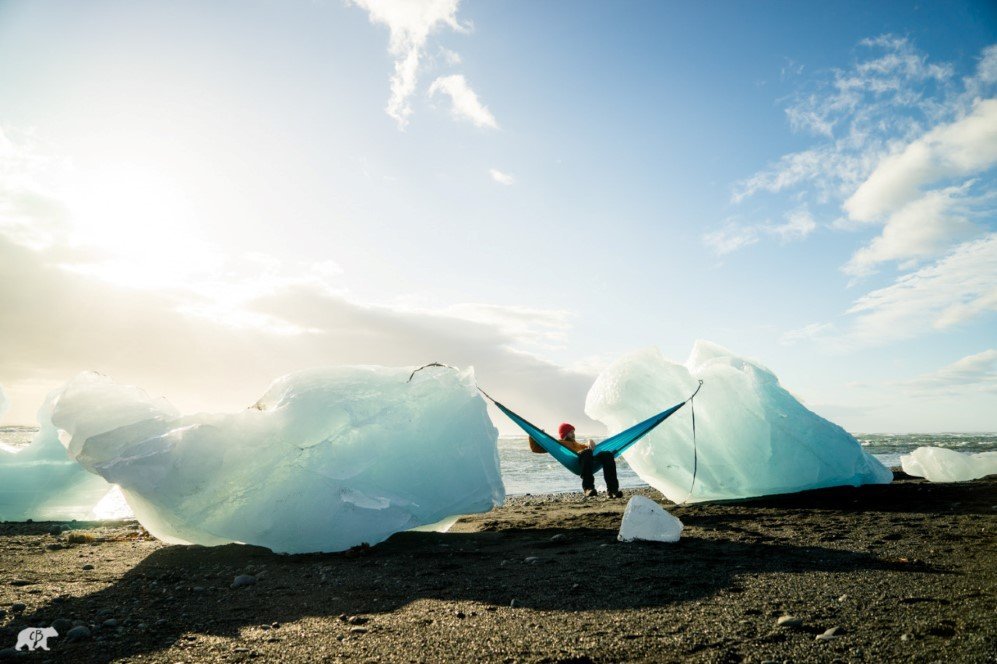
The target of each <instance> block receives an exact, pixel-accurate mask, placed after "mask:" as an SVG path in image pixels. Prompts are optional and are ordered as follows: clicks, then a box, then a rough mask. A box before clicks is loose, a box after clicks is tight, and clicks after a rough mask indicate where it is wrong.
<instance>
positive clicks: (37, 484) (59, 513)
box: [0, 389, 111, 521]
mask: <svg viewBox="0 0 997 664" xmlns="http://www.w3.org/2000/svg"><path fill="white" fill-rule="evenodd" d="M60 392H61V390H56V391H54V392H52V393H51V394H49V395H48V397H47V398H46V399H45V403H44V404H43V405H42V407H41V409H40V410H39V411H38V427H39V430H38V432H37V433H35V435H34V437H33V438H32V440H31V443H30V444H28V445H27V446H26V447H24V448H22V449H19V450H16V449H9V448H7V447H0V521H25V520H27V519H34V520H35V521H69V520H72V519H81V520H83V519H93V518H97V517H100V516H101V515H100V514H99V513H97V512H95V511H94V508H95V506H97V505H98V504H99V503H100V501H101V500H102V499H103V498H104V497H105V496H106V495H107V493H108V492H109V491H110V490H111V487H110V486H108V484H107V482H105V481H104V480H102V479H101V478H100V477H97V476H96V475H92V474H90V473H88V472H87V471H86V470H84V469H83V468H82V467H81V466H80V465H79V464H78V463H76V462H75V461H73V459H72V458H70V457H69V455H68V454H66V448H64V447H63V446H62V445H61V444H60V443H59V436H58V432H57V431H56V429H55V427H54V426H52V421H51V416H52V404H53V402H54V401H55V400H56V399H57V398H58V397H59V394H60ZM8 406H9V403H8V402H7V400H6V398H5V397H4V394H3V390H2V389H0V416H2V415H3V413H4V412H5V411H6V410H7V408H8Z"/></svg>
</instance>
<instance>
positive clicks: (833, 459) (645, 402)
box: [585, 341, 893, 503]
mask: <svg viewBox="0 0 997 664" xmlns="http://www.w3.org/2000/svg"><path fill="white" fill-rule="evenodd" d="M698 380H702V381H703V388H702V390H701V391H700V392H699V395H698V396H697V397H696V398H695V400H694V401H693V404H692V405H693V406H694V408H695V417H696V440H697V450H698V470H697V472H696V481H695V484H693V469H694V465H695V464H696V461H695V458H694V454H693V452H694V450H693V431H692V418H691V416H690V413H689V412H688V411H691V409H690V408H689V405H687V406H686V408H684V409H683V411H687V412H682V411H680V412H679V413H676V414H675V416H673V417H672V418H671V419H669V420H668V421H667V422H665V423H664V424H662V425H661V426H659V427H658V428H657V429H655V430H654V431H652V432H651V433H650V434H648V436H647V437H646V438H645V439H644V440H643V441H641V442H640V443H638V444H636V445H634V446H633V447H632V448H630V449H629V450H627V451H626V452H625V453H624V454H623V458H624V459H626V461H627V463H628V464H629V465H630V467H631V468H633V470H634V472H636V473H637V475H639V476H640V478H641V479H643V480H644V481H645V482H647V483H648V484H650V485H651V486H652V487H654V488H655V489H657V490H658V491H660V492H661V493H663V494H664V495H665V496H666V497H668V499H669V500H672V501H674V502H676V503H679V502H684V501H687V502H699V501H704V500H727V499H737V498H749V497H753V496H762V495H769V494H777V493H793V492H797V491H804V490H807V489H818V488H823V487H830V486H839V485H853V486H858V485H860V484H870V483H873V484H886V483H889V482H890V481H892V479H893V474H892V472H890V470H889V469H888V468H886V467H885V466H883V464H881V463H880V462H879V461H878V460H876V459H875V458H874V457H872V456H871V455H869V454H867V453H866V452H865V451H864V450H863V449H862V447H861V446H860V444H859V442H858V441H857V440H855V438H854V437H853V436H851V435H850V434H849V433H848V432H846V431H845V430H844V429H842V428H841V427H840V426H838V425H836V424H833V423H831V422H829V421H827V420H825V419H824V418H822V417H820V416H819V415H817V414H815V413H813V412H811V411H810V410H808V409H807V408H806V407H805V406H803V404H801V403H800V402H799V401H798V400H797V399H796V398H795V397H793V395H792V394H790V393H789V392H787V391H786V390H785V389H784V388H783V387H782V386H781V385H780V384H779V380H778V378H776V376H775V375H774V374H773V373H772V372H771V371H769V370H768V369H766V368H764V367H762V366H760V365H758V364H757V363H754V362H751V361H749V360H747V359H744V358H742V357H738V356H736V355H734V354H733V353H731V352H730V351H728V350H726V349H725V348H722V347H720V346H718V345H716V344H713V343H710V342H708V341H697V342H696V343H695V345H694V346H693V349H692V354H691V355H690V356H689V359H688V360H687V361H686V363H685V364H684V365H683V364H677V363H674V362H670V361H669V360H667V359H665V358H664V356H663V355H662V354H661V352H660V351H659V350H658V349H657V348H649V349H645V350H641V351H638V352H635V353H632V354H630V355H627V356H625V357H622V358H620V359H619V360H617V361H616V362H615V363H613V364H612V365H611V366H609V367H608V368H607V369H606V370H605V371H603V372H602V373H601V374H600V375H599V377H598V378H597V379H596V381H595V383H594V384H593V385H592V388H591V389H590V390H589V393H588V396H587V398H586V401H585V412H586V414H588V415H589V417H592V418H593V419H596V420H599V421H600V422H602V423H603V424H605V425H606V426H607V427H608V428H609V430H610V431H619V430H622V429H625V428H626V427H628V426H631V425H632V424H634V423H636V422H639V421H641V420H642V419H644V418H646V417H648V416H649V415H651V414H653V413H655V412H657V411H659V410H660V409H661V408H662V407H663V406H664V405H668V404H673V403H677V402H680V401H682V400H683V399H686V398H688V397H689V395H690V394H692V393H693V391H694V390H695V389H696V386H697V383H698Z"/></svg>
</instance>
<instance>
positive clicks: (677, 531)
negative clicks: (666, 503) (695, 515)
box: [616, 496, 684, 542]
mask: <svg viewBox="0 0 997 664" xmlns="http://www.w3.org/2000/svg"><path fill="white" fill-rule="evenodd" d="M683 527H684V526H683V525H682V522H681V521H679V520H678V519H677V518H676V517H674V516H672V515H671V514H669V513H668V511H667V510H665V508H663V507H662V506H661V505H659V504H658V503H656V502H654V501H653V500H651V499H650V498H645V497H644V496H634V497H633V498H631V499H630V502H629V503H627V509H626V510H624V512H623V523H621V524H620V534H619V535H617V536H616V539H618V540H620V541H621V542H633V541H634V540H646V541H649V542H678V541H679V537H681V536H682V528H683Z"/></svg>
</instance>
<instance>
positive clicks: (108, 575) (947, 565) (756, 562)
mask: <svg viewBox="0 0 997 664" xmlns="http://www.w3.org/2000/svg"><path fill="white" fill-rule="evenodd" d="M627 493H628V496H627V497H629V495H630V494H631V493H633V492H627ZM638 493H643V494H644V495H648V496H651V497H654V498H656V499H660V496H659V495H657V494H656V493H655V492H652V491H650V490H643V491H639V492H638ZM625 503H626V501H625V500H610V499H607V498H604V497H600V498H596V499H583V498H581V497H580V496H578V495H558V496H537V497H526V498H516V499H510V500H509V501H508V502H507V504H506V505H505V506H504V507H502V508H501V509H497V510H494V511H492V512H489V513H487V514H481V515H475V516H472V517H467V518H465V519H462V520H461V521H460V522H459V523H458V524H457V526H455V528H454V530H453V531H452V532H451V533H448V534H438V533H415V532H410V533H401V534H399V535H396V536H395V537H393V538H391V539H390V540H389V541H387V542H385V543H383V544H380V545H378V546H375V547H372V548H369V549H357V550H354V551H351V552H348V553H344V554H324V555H304V556H282V555H275V554H273V553H270V552H269V551H267V550H265V549H260V548H257V547H251V546H238V545H230V546H221V547H214V548H204V547H198V546H167V545H165V544H163V543H160V542H158V541H156V540H154V539H151V538H150V537H149V536H148V535H147V534H146V533H145V532H144V531H143V530H142V529H141V528H140V527H139V526H138V524H136V523H135V522H115V523H107V522H104V523H95V524H84V523H73V524H63V525H68V526H69V527H70V530H68V531H66V532H63V533H61V534H58V535H52V534H50V532H49V531H50V530H51V529H52V528H53V526H54V525H55V524H42V523H34V524H25V523H6V524H0V611H2V613H3V615H2V616H0V648H9V647H11V646H13V645H14V642H15V640H16V638H17V634H18V632H19V631H20V630H21V629H23V628H24V627H27V626H42V625H49V624H52V623H53V622H54V621H56V620H57V619H61V620H60V622H58V623H56V625H57V626H58V627H61V628H62V630H61V632H60V636H59V637H57V638H53V639H50V640H49V643H48V645H49V647H50V648H51V650H50V651H49V652H35V653H32V654H22V655H20V656H18V657H17V658H16V660H17V661H29V660H30V661H47V660H50V661H72V662H88V661H109V660H120V661H126V660H131V661H138V660H141V661H154V662H186V661H244V660H250V659H257V660H259V661H312V660H350V661H374V660H387V661H432V662H442V661H461V662H463V661H478V660H481V661H504V662H513V661H530V662H589V661H592V662H623V661H656V662H669V661H676V662H678V661H682V662H686V661H692V662H763V661H773V662H784V661H792V662H832V661H844V662H852V661H871V662H886V661H908V660H910V661H916V662H936V661H937V662H942V661H945V662H995V661H997V612H995V608H997V594H995V577H997V556H995V532H997V529H995V525H997V478H995V477H990V478H987V479H984V480H978V481H975V482H968V483H963V484H929V483H927V482H924V481H921V480H914V479H910V478H906V477H905V476H900V477H898V481H896V482H894V483H893V484H891V485H887V486H868V487H860V488H857V489H856V488H839V489H828V490H822V491H814V492H808V493H804V494H796V495H792V496H780V497H774V498H766V499H757V500H751V501H744V502H738V503H728V504H711V505H693V506H681V507H676V506H672V505H670V504H668V503H665V502H662V504H664V505H665V506H666V507H667V508H668V509H669V510H670V511H672V513H673V514H675V515H676V516H678V517H679V518H681V519H682V521H683V522H684V523H685V525H686V530H685V532H684V533H683V537H682V540H681V541H680V542H679V543H678V544H650V543H634V544H623V543H619V542H616V540H615V536H616V531H617V529H618V528H619V524H620V518H621V515H622V512H623V508H624V506H625ZM85 566H92V569H85ZM240 574H248V575H251V576H253V577H254V579H255V583H253V584H252V585H247V586H245V587H240V588H231V587H230V586H231V585H232V583H233V580H234V578H235V577H236V576H237V575H240ZM16 604H21V605H23V606H15V605H16ZM787 615H788V616H792V617H794V618H796V619H797V620H798V622H799V624H798V625H797V626H794V627H785V626H778V625H777V621H778V619H779V618H780V617H782V616H787ZM106 621H111V622H106ZM74 622H75V623H77V625H82V626H84V627H85V628H86V630H87V631H89V632H90V634H89V636H87V637H84V638H81V639H79V640H76V641H75V642H71V643H70V642H68V641H69V639H68V638H67V636H66V634H67V631H66V630H67V628H68V627H70V626H72V625H73V623H74ZM833 628H837V630H836V633H835V635H834V636H833V638H827V639H824V638H822V639H817V636H818V635H821V634H824V632H825V631H826V630H829V629H833ZM78 631H79V630H78ZM10 656H11V655H10V651H3V653H0V657H10Z"/></svg>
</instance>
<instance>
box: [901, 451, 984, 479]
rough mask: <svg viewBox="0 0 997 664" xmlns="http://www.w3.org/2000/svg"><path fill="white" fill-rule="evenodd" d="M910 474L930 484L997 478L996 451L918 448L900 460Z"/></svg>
mask: <svg viewBox="0 0 997 664" xmlns="http://www.w3.org/2000/svg"><path fill="white" fill-rule="evenodd" d="M900 465H901V467H902V468H903V471H904V472H905V473H907V474H908V475H914V476H915V477H923V478H925V479H927V480H928V481H929V482H968V481H969V480H977V479H980V478H981V477H986V476H987V475H997V452H979V453H977V454H966V453H964V452H957V451H956V450H947V449H945V448H943V447H919V448H917V449H916V450H914V451H913V452H911V453H910V454H903V455H901V457H900Z"/></svg>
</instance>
